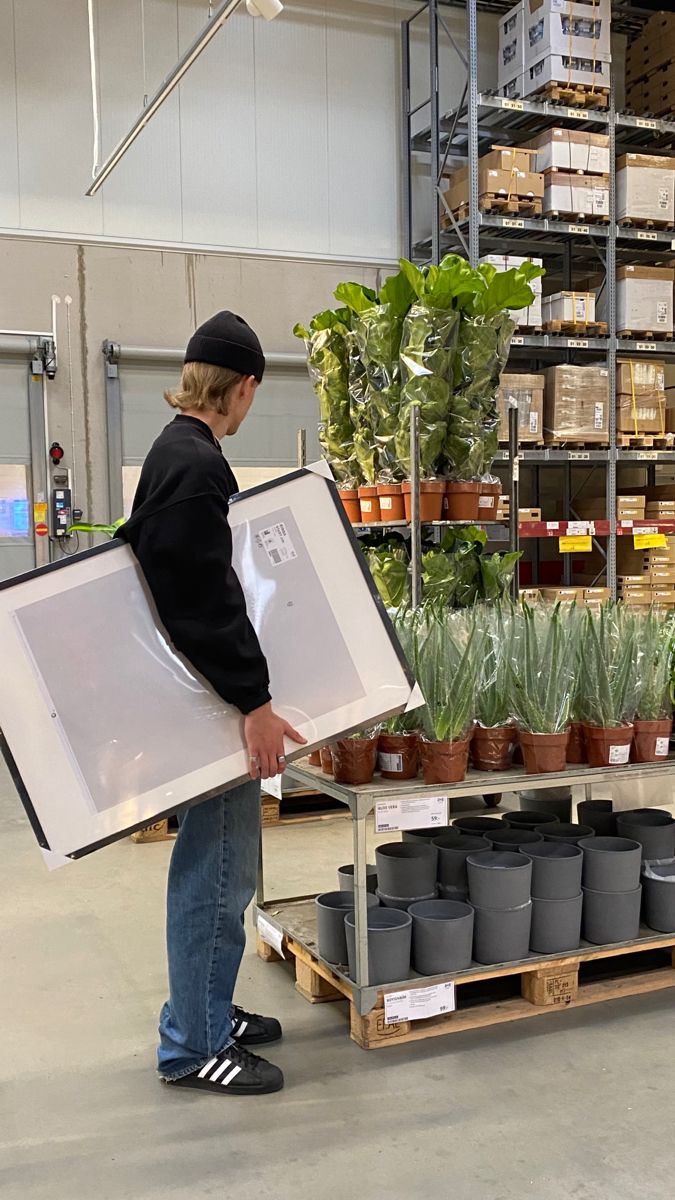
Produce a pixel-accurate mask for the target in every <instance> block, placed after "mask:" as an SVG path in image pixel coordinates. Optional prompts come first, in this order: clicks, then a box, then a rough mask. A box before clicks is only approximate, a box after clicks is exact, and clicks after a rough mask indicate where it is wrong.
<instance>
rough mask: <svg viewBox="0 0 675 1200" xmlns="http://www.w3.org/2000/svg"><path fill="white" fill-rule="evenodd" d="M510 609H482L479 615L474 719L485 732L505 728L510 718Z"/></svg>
mask: <svg viewBox="0 0 675 1200" xmlns="http://www.w3.org/2000/svg"><path fill="white" fill-rule="evenodd" d="M513 617H514V614H513V609H512V607H511V606H509V605H507V604H497V605H495V606H494V607H492V608H487V607H483V609H482V611H481V614H480V621H481V625H482V630H481V654H480V657H481V661H480V662H479V673H478V690H477V693H476V718H477V719H478V721H480V723H481V725H484V726H485V727H486V728H489V729H495V728H497V727H498V726H501V725H506V724H508V722H509V720H510V718H511V687H510V683H511V679H510V661H511V642H512V636H513Z"/></svg>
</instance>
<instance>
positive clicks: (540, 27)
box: [524, 0, 611, 64]
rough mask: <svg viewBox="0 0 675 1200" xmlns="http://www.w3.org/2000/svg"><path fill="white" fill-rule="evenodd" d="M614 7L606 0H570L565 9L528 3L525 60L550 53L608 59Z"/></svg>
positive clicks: (527, 1) (526, 5)
mask: <svg viewBox="0 0 675 1200" xmlns="http://www.w3.org/2000/svg"><path fill="white" fill-rule="evenodd" d="M610 22H611V8H610V5H609V4H608V3H607V2H606V0H605V3H600V4H593V5H589V4H584V3H579V2H578V0H576V2H574V0H567V3H566V4H565V6H564V7H563V8H554V7H553V5H552V4H550V3H542V4H537V5H535V6H533V5H532V4H531V3H530V2H529V0H526V4H525V33H524V37H525V63H526V64H528V63H530V62H534V61H536V60H537V59H539V58H541V57H542V56H543V55H546V54H560V55H568V56H574V57H576V58H599V59H602V58H605V59H608V58H609V56H610V51H611V44H610Z"/></svg>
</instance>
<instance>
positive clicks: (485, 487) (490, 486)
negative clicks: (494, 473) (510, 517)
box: [446, 479, 502, 521]
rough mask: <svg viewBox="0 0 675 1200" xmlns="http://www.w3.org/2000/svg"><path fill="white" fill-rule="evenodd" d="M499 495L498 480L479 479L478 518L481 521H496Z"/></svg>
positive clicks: (499, 484) (500, 490) (500, 492)
mask: <svg viewBox="0 0 675 1200" xmlns="http://www.w3.org/2000/svg"><path fill="white" fill-rule="evenodd" d="M446 494H447V489H446ZM501 494H502V485H501V483H500V482H499V480H498V479H481V481H480V493H479V496H478V516H479V518H480V520H481V521H496V519H497V509H498V507H499V497H500V496H501Z"/></svg>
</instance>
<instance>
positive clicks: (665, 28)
mask: <svg viewBox="0 0 675 1200" xmlns="http://www.w3.org/2000/svg"><path fill="white" fill-rule="evenodd" d="M626 104H627V105H628V107H629V108H632V109H633V111H634V112H636V113H638V114H639V113H654V115H656V116H665V115H666V114H668V113H671V112H672V111H673V110H674V109H675V13H673V12H657V13H654V15H653V16H652V17H650V18H649V20H648V22H647V24H646V25H645V26H644V29H643V30H642V34H641V36H640V37H637V38H634V39H632V40H629V42H628V45H627V47H626Z"/></svg>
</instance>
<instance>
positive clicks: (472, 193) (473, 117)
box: [466, 0, 480, 267]
mask: <svg viewBox="0 0 675 1200" xmlns="http://www.w3.org/2000/svg"><path fill="white" fill-rule="evenodd" d="M466 7H467V16H468V20H469V113H468V115H469V146H468V149H469V185H470V187H469V262H470V263H471V266H472V267H477V266H478V258H479V255H480V250H479V245H478V243H479V218H480V213H479V211H478V16H477V12H476V0H468V3H467V6H466Z"/></svg>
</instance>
